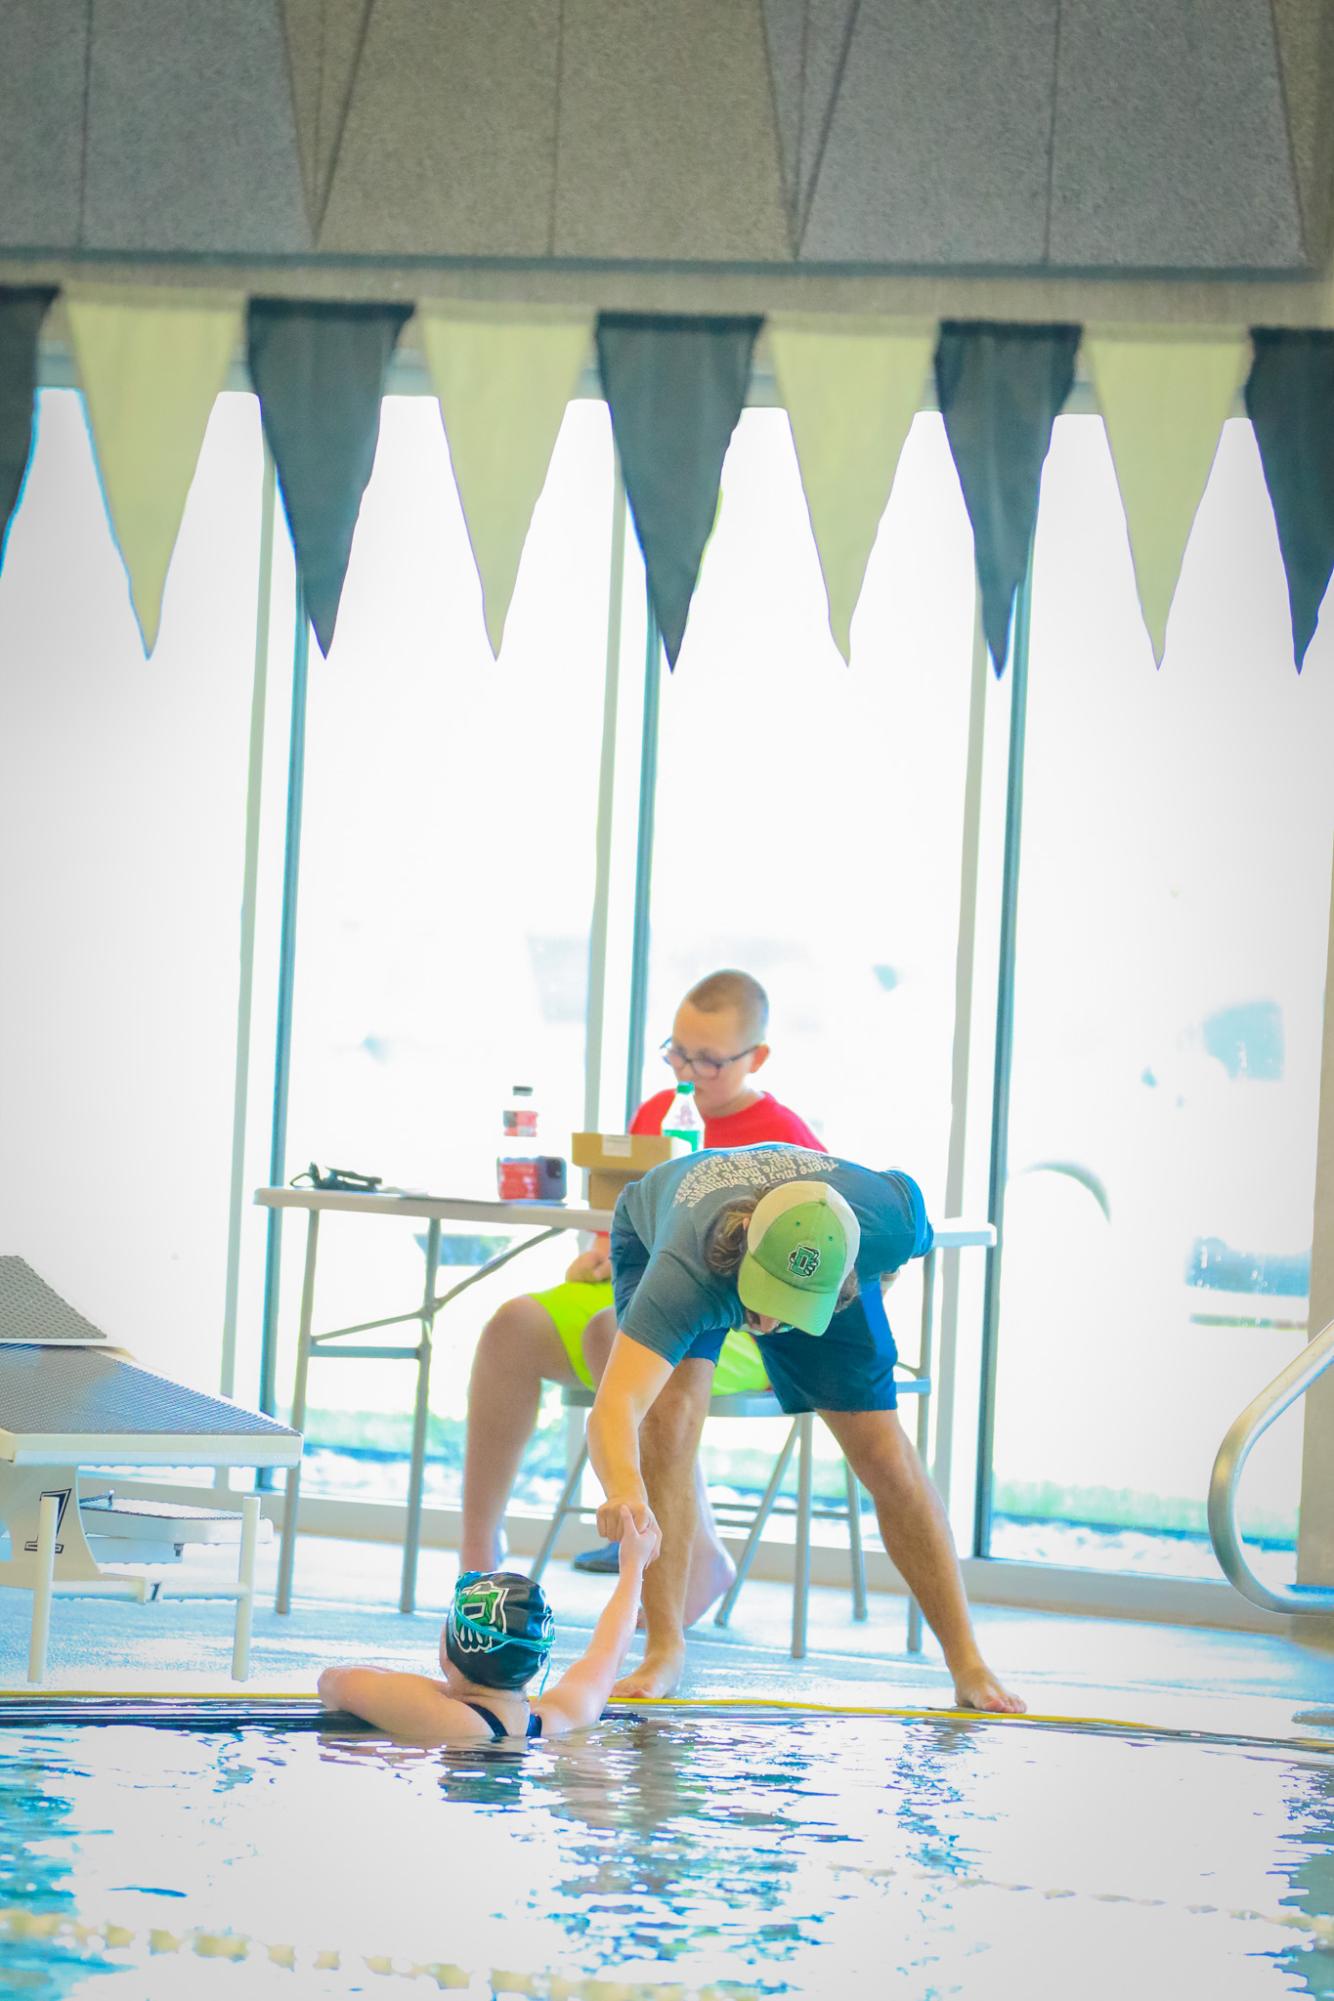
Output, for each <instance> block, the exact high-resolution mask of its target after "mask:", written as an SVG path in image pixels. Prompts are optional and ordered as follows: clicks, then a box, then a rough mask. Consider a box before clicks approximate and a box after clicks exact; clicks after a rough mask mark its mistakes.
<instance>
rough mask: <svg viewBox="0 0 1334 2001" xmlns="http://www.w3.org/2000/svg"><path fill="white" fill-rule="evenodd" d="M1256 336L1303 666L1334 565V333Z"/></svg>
mask: <svg viewBox="0 0 1334 2001" xmlns="http://www.w3.org/2000/svg"><path fill="white" fill-rule="evenodd" d="M1251 340H1252V342H1253V343H1254V347H1255V360H1254V362H1253V363H1252V366H1251V372H1250V377H1249V379H1248V381H1247V383H1246V414H1247V415H1248V416H1249V418H1250V420H1251V423H1252V424H1253V425H1254V426H1255V442H1256V444H1257V445H1258V446H1259V447H1260V463H1261V464H1262V465H1263V467H1264V475H1265V485H1266V486H1267V487H1268V488H1269V498H1270V500H1271V502H1272V503H1273V508H1274V521H1275V524H1276V526H1277V528H1278V546H1279V549H1280V550H1281V552H1282V555H1283V568H1284V570H1285V572H1286V573H1287V579H1288V607H1289V610H1290V612H1291V614H1292V651H1293V658H1294V659H1295V661H1296V663H1297V672H1298V673H1299V674H1300V673H1301V671H1302V662H1303V661H1304V660H1305V658H1306V649H1307V647H1308V646H1309V645H1310V644H1311V641H1312V639H1313V638H1314V636H1315V628H1316V621H1317V620H1318V619H1319V617H1320V605H1321V601H1322V599H1323V598H1324V595H1325V591H1326V588H1327V586H1328V584H1329V577H1330V571H1331V569H1334V333H1331V332H1329V331H1327V330H1325V329H1323V328H1322V329H1319V330H1313V331H1307V330H1304V329H1296V328H1289V327H1255V328H1253V329H1252V332H1251Z"/></svg>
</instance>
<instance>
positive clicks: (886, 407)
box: [768, 317, 935, 660]
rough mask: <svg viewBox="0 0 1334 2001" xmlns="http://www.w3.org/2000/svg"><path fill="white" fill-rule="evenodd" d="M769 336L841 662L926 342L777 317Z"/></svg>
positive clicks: (907, 334)
mask: <svg viewBox="0 0 1334 2001" xmlns="http://www.w3.org/2000/svg"><path fill="white" fill-rule="evenodd" d="M768 331H769V342H770V351H771V353H772V355H773V360H774V372H775V374H776V375H777V378H778V391H779V395H780V396H781V398H782V400H783V403H784V405H785V407H786V409H787V414H788V417H789V420H790V421H791V424H792V436H793V440H794V442H795V444H796V448H797V463H798V464H799V466H800V467H801V483H802V486H803V487H804V489H805V493H806V505H807V507H808V508H809V510H810V516H811V530H812V532H813V534H814V536H815V547H816V550H817V552H818V554H819V558H820V568H821V570H822V571H823V573H824V583H825V591H826V593H827V594H828V598H829V629H830V631H831V632H832V633H833V635H834V641H835V643H836V645H837V647H838V650H839V652H840V653H841V654H842V655H843V658H844V659H845V660H846V659H848V657H849V655H850V652H851V648H852V614H853V612H854V611H855V610H856V607H857V599H858V598H859V597H860V595H861V588H862V583H863V580H864V578H865V576H866V565H867V562H868V561H869V559H870V555H871V549H872V547H873V545H874V543H875V538H876V531H877V529H878V528H879V526H880V517H881V516H882V515H883V513H884V511H885V507H886V504H887V502H888V500H889V494H890V488H891V487H892V486H893V484H894V474H895V472H896V471H897V469H898V463H899V454H900V453H901V452H902V450H903V445H904V440H905V439H906V438H907V435H908V432H909V430H910V428H911V426H912V420H913V418H914V416H915V415H916V413H917V411H918V410H919V409H920V408H921V406H922V390H923V386H924V384H925V381H926V372H927V368H928V366H929V364H930V361H931V354H932V349H933V346H934V342H935V333H934V330H933V329H932V330H928V329H926V328H916V327H905V326H897V327H896V326H893V325H889V324H886V323H885V322H883V321H881V322H873V323H862V324H858V323H856V322H854V323H853V324H851V325H848V324H847V323H846V322H845V323H842V324H840V325H839V326H838V328H837V330H836V331H831V330H830V329H829V328H828V327H827V326H818V325H816V324H815V323H813V322H812V321H810V320H788V319H783V318H781V317H780V318H778V319H774V320H770V322H769V330H768Z"/></svg>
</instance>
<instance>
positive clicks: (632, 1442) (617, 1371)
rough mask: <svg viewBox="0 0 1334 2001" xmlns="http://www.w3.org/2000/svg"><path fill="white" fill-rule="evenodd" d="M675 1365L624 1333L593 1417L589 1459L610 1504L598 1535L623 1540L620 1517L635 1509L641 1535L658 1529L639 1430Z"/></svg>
mask: <svg viewBox="0 0 1334 2001" xmlns="http://www.w3.org/2000/svg"><path fill="white" fill-rule="evenodd" d="M671 1373H672V1364H671V1363H670V1362H668V1361H666V1360H664V1358H663V1357H662V1356H661V1355H659V1354H655V1352H654V1350H653V1349H652V1348H646V1347H645V1346H644V1345H643V1343H642V1342H640V1341H634V1340H631V1338H630V1336H629V1335H628V1334H622V1333H618V1334H617V1336H616V1339H615V1341H614V1342H613V1343H612V1350H611V1354H610V1355H609V1356H608V1357H607V1366H606V1368H605V1369H604V1370H603V1371H602V1380H601V1382H600V1383H599V1384H598V1393H597V1398H596V1400H595V1402H594V1404H593V1408H592V1410H591V1411H590V1412H589V1414H588V1457H589V1460H590V1462H591V1463H592V1467H593V1471H594V1472H595V1473H596V1474H597V1476H598V1479H599V1480H600V1482H601V1483H602V1491H603V1493H604V1494H605V1495H606V1497H607V1498H606V1500H605V1501H604V1502H603V1504H602V1506H601V1507H600V1508H599V1509H598V1534H599V1535H603V1536H606V1537H608V1538H609V1539H610V1540H611V1541H612V1542H616V1541H619V1539H620V1533H621V1530H620V1514H621V1509H622V1508H629V1510H630V1515H631V1519H632V1520H633V1522H634V1524H635V1527H636V1528H637V1529H639V1530H641V1531H642V1530H645V1529H651V1528H655V1527H656V1526H657V1524H656V1522H655V1521H654V1518H653V1510H652V1509H651V1508H650V1507H649V1504H648V1495H647V1493H646V1491H645V1488H644V1478H643V1474H642V1473H641V1472H640V1468H639V1427H640V1425H641V1424H642V1423H643V1422H644V1418H645V1416H646V1414H647V1413H648V1411H649V1410H650V1409H651V1408H652V1406H653V1404H654V1402H655V1401H656V1399H657V1397H658V1393H659V1392H660V1390H661V1389H662V1386H663V1384H664V1383H665V1382H666V1380H667V1378H668V1376H670V1375H671Z"/></svg>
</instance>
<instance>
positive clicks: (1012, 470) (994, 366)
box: [936, 320, 1079, 674]
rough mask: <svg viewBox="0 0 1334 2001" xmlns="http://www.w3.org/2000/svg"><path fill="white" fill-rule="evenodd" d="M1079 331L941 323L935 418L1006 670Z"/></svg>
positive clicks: (995, 649) (992, 642)
mask: <svg viewBox="0 0 1334 2001" xmlns="http://www.w3.org/2000/svg"><path fill="white" fill-rule="evenodd" d="M1078 348H1079V328H1078V327H1074V326H1010V325H1000V324H997V323H995V322H991V321H981V320H979V321H973V322H968V321H958V320H942V322H941V326H940V340H939V342H938V344H937V347H936V389H937V392H938V394H939V397H940V413H941V416H942V417H943V418H944V420H945V432H946V435H947V436H948V438H949V441H950V450H951V452H952V453H953V455H954V464H955V467H956V468H957V470H958V474H959V484H960V486H961V487H962V488H963V498H964V505H965V506H966V507H967V509H968V518H969V520H970V521H971V522H972V524H973V546H974V549H975V552H976V556H977V576H978V583H979V586H980V588H981V592H982V625H983V629H984V631H985V633H986V636H987V646H988V648H989V650H990V653H991V659H992V664H993V665H994V667H995V669H996V672H997V673H998V674H1000V673H1003V672H1004V669H1005V656H1006V654H1007V652H1008V651H1009V643H1010V616H1011V613H1012V611H1013V609H1014V596H1015V592H1016V591H1017V590H1018V588H1019V582H1020V579H1021V578H1022V576H1023V574H1024V570H1025V568H1026V567H1027V564H1028V552H1029V548H1030V545H1031V543H1032V540H1033V527H1034V524H1035V522H1036V520H1037V514H1038V494H1039V491H1040V489H1041V485H1042V465H1043V461H1044V460H1045V458H1046V456H1047V448H1048V446H1049V445H1050V443H1051V427H1052V425H1053V424H1054V423H1055V421H1056V417H1057V413H1058V412H1059V410H1060V408H1061V405H1062V404H1063V403H1064V402H1065V399H1066V397H1067V396H1068V395H1069V394H1070V386H1071V384H1072V383H1073V381H1074V377H1075V354H1076V352H1077V350H1078Z"/></svg>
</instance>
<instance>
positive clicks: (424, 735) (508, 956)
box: [277, 396, 613, 1488]
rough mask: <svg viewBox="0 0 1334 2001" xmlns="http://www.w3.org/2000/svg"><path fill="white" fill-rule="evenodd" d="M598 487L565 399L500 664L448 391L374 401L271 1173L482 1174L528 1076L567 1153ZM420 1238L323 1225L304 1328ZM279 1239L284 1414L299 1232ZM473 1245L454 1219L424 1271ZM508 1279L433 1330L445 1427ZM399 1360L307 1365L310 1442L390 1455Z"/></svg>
mask: <svg viewBox="0 0 1334 2001" xmlns="http://www.w3.org/2000/svg"><path fill="white" fill-rule="evenodd" d="M612 484H613V481H612V449H611V432H610V425H609V422H608V418H607V412H606V409H605V406H604V405H602V404H601V403H595V402H575V403H572V404H571V405H570V407H569V409H568V411H567V413H566V418H565V422H564V426H563V428H562V431H561V434H560V438H559V440H558V442H557V446H556V450H555V454H554V457H553V461H552V466H551V472H550V475H549V478H548V480H547V484H546V488H545V491H544V493H543V496H542V499H541V501H540V502H539V505H538V508H537V511H536V514H535V516H534V520H533V525H532V529H531V532H530V535H529V538H528V544H527V548H526V551H525V554H524V560H523V565H522V569H521V572H520V576H519V581H518V587H517V590H516V593H515V598H514V603H513V608H512V610H511V614H510V619H509V624H508V628H507V633H506V640H505V646H504V650H503V653H502V656H501V658H500V660H499V662H496V661H493V659H492V657H491V653H490V650H489V648H488V645H487V641H486V634H485V630H484V627H483V624H482V616H481V597H480V591H479V587H478V583H477V577H476V572H475V570H474V567H473V563H472V558H471V555H470V552H469V548H468V542H467V534H466V529H465V526H464V522H463V516H462V511H461V508H460V505H459V501H458V495H457V491H456V489H455V486H454V481H453V478H452V475H451V472H450V465H449V456H448V449H447V446H446V443H445V439H444V434H443V431H442V428H441V423H440V413H439V408H438V405H437V404H436V403H435V401H434V399H432V398H430V397H426V396H391V397H388V398H387V399H386V401H385V404H384V410H383V420H382V428H381V434H380V445H379V451H378V454H377V458H376V464H375V472H374V477H373V479H372V481H371V484H370V487H369V488H368V490H367V494H366V498H365V502H364V505H363V508H362V514H361V520H360V524H359V526H358V529H357V537H356V542H355V544H354V548H353V554H352V562H351V567H350V570H349V573H348V579H347V586H346V591H345V595H344V600H343V605H342V609H341V613H340V617H339V625H338V634H337V638H336V640H335V643H334V645H333V648H332V649H331V652H330V656H329V658H328V660H321V659H319V657H318V656H317V655H313V656H312V659H311V662H310V676H309V696H308V704H307V738H306V782H305V801H304V813H303V823H302V847H301V879H300V915H299V921H298V939H297V956H296V987H295V1006H294V1016H293V1034H292V1049H293V1058H292V1087H291V1097H290V1104H289V1112H288V1135H289V1146H288V1158H289V1172H292V1171H295V1170H296V1169H297V1168H300V1167H302V1166H304V1165H305V1163H306V1162H307V1161H309V1160H317V1161H331V1162H333V1163H334V1164H336V1165H339V1166H344V1167H352V1168H356V1169H359V1170H362V1171H369V1172H372V1173H377V1174H380V1175H381V1176H383V1177H384V1179H385V1180H386V1181H387V1182H389V1183H393V1184H397V1185H399V1186H402V1187H416V1188H429V1189H431V1190H433V1191H435V1192H443V1193H449V1192H454V1193H462V1194H471V1193H477V1192H482V1193H485V1192H487V1191H488V1190H493V1189H494V1186H495V1168H494V1162H495V1157H496V1154H497V1152H498V1151H499V1150H501V1114H502V1110H503V1107H504V1104H505V1100H506V1098H507V1096H508V1094H509V1090H510V1087H511V1085H513V1084H515V1083H530V1084H532V1085H533V1086H534V1087H535V1089H536V1090H537V1092H538V1094H539V1103H540V1106H541V1112H542V1122H543V1123H542V1131H543V1132H544V1134H546V1135H548V1136H549V1137H550V1141H551V1150H552V1151H553V1152H555V1153H566V1152H568V1139H569V1134H570V1132H571V1130H572V1128H573V1127H575V1126H577V1125H579V1124H580V1123H581V1122H582V1121H581V1110H582V1101H583V1071H584V1023H585V1013H586V984H587V964H588V934H589V920H590V909H591V901H592V885H593V863H594V829H595V818H596V807H597V772H598V759H599V751H600V742H599V718H600V715H601V695H602V683H603V676H604V672H605V662H606V625H607V604H608V563H609V552H610V546H611V534H610V520H611V498H612ZM424 1239H425V1225H424V1224H422V1225H418V1226H417V1230H416V1231H415V1232H414V1231H413V1230H412V1229H411V1228H410V1227H409V1226H407V1225H398V1224H388V1223H386V1224H384V1225H383V1226H381V1227H380V1228H378V1229H377V1227H376V1226H375V1225H369V1226H368V1225H367V1224H366V1223H365V1221H364V1220H362V1219H357V1220H356V1221H355V1222H353V1223H351V1224H348V1223H344V1224H343V1226H342V1227H341V1228H340V1227H339V1224H338V1219H337V1218H330V1219H329V1220H328V1221H327V1222H326V1225H325V1228H324V1232H323V1236H322V1240H321V1253H320V1295H319V1299H318V1302H317V1313H318V1320H319V1324H320V1325H322V1326H326V1327H327V1326H331V1325H341V1324H347V1323H349V1322H352V1321H354V1320H359V1319H362V1318H371V1317H374V1316H378V1315H381V1314H384V1313H386V1312H389V1311H392V1310H395V1306H397V1308H398V1309H400V1310H406V1309H407V1308H409V1307H410V1306H411V1305H412V1304H413V1303H414V1301H416V1300H418V1299H419V1298H420V1296H421V1290H422V1281H423V1276H424V1265H423V1245H424ZM289 1244H290V1247H289V1250H288V1254H287V1257H286V1261H285V1297H284V1308H283V1315H282V1332H283V1335H284V1340H283V1344H282V1348H281V1352H280V1358H279V1368H278V1376H277V1382H278V1390H279V1397H280V1400H281V1401H283V1402H285V1401H286V1399H287V1397H288V1395H289V1392H290V1386H291V1381H292V1369H293V1366H294V1364H293V1336H294V1331H295V1326H296V1314H297V1283H298V1280H299V1265H300V1260H299V1257H298V1255H297V1240H296V1234H295V1233H294V1232H293V1233H292V1234H291V1236H290V1239H289ZM487 1249H488V1246H487V1244H486V1243H485V1242H483V1241H481V1240H479V1239H478V1238H477V1237H476V1236H475V1235H470V1234H469V1233H467V1232H460V1231H455V1232H452V1233H449V1234H448V1236H447V1240H446V1244H445V1247H444V1251H443V1254H442V1255H443V1256H444V1258H445V1259H446V1260H448V1263H447V1266H446V1269H445V1270H444V1271H443V1272H442V1274H441V1279H442V1285H443V1284H447V1283H448V1281H449V1278H450V1277H451V1275H454V1276H458V1275H461V1271H462V1269H463V1268H466V1267H468V1266H471V1265H475V1264H476V1263H478V1262H480V1260H481V1258H482V1256H483V1255H484V1254H485V1252H486V1250H487ZM569 1255H570V1252H569V1247H568V1246H565V1247H561V1246H560V1245H559V1244H558V1245H556V1246H555V1247H553V1248H552V1249H551V1250H550V1251H549V1253H548V1254H547V1255H546V1257H545V1259H543V1257H542V1255H541V1254H540V1253H539V1254H536V1255H534V1257H532V1258H530V1259H528V1260H526V1261H525V1263H524V1264H523V1265H522V1266H521V1267H519V1269H518V1282H519V1284H520V1285H521V1286H524V1287H532V1286H535V1285H537V1284H540V1283H543V1282H550V1281H551V1280H552V1279H553V1278H554V1277H556V1276H558V1275H559V1272H560V1270H561V1269H563V1266H564V1264H565V1263H566V1262H567V1261H568V1257H569ZM515 1283H516V1281H515V1275H514V1274H506V1275H504V1276H503V1277H501V1278H498V1279H497V1280H496V1281H495V1282H494V1284H493V1288H492V1290H491V1291H490V1292H489V1293H487V1292H485V1291H484V1290H479V1291H478V1293H476V1294H474V1295H471V1296H470V1298H469V1301H468V1305H467V1307H465V1308H464V1309H463V1310H462V1311H460V1310H458V1309H455V1310H452V1311H451V1312H450V1313H449V1314H447V1315H446V1316H445V1317H444V1318H442V1320H441V1322H440V1333H441V1336H442V1339H441V1343H440V1348H439V1351H438V1357H437V1364H436V1368H435V1371H434V1376H433V1394H434V1403H435V1409H436V1411H437V1413H438V1414H439V1416H440V1417H441V1418H443V1419H445V1420H447V1421H449V1422H451V1423H457V1422H458V1421H460V1420H461V1419H462V1416H463V1408H464V1392H465V1386H466V1381H467V1370H468V1365H469V1362H470V1360H471V1350H472V1340H471V1335H472V1334H473V1333H474V1332H475V1331H476V1328H477V1326H478V1325H479V1324H480V1320H481V1318H482V1317H483V1316H484V1314H485V1312H486V1311H487V1310H488V1309H489V1308H490V1307H491V1306H494V1305H495V1304H496V1303H498V1301H499V1299H501V1298H504V1297H505V1296H507V1294H508V1292H510V1291H513V1290H514V1289H515ZM409 1375H410V1372H409V1371H407V1370H405V1369H404V1367H403V1366H402V1365H401V1364H399V1365H396V1364H393V1363H369V1362H358V1363H356V1364H355V1365H353V1366H351V1367H347V1368H334V1367H332V1366H329V1365H326V1366H324V1367H322V1368H317V1369H316V1370H315V1371H314V1372H313V1374H312V1379H311V1403H312V1410H313V1413H314V1415H313V1417H312V1421H311V1425H310V1431H311V1435H312V1437H313V1438H314V1439H315V1440H316V1441H317V1442H318V1441H320V1440H321V1439H325V1440H334V1439H336V1440H340V1441H342V1442H345V1443H357V1442H365V1441H378V1442H380V1443H391V1444H397V1443H402V1442H403V1441H405V1439H406V1435H407V1412H408V1410H409V1409H410V1404H411V1389H410V1383H409V1380H408V1378H409ZM443 1436H444V1434H442V1433H440V1432H439V1431H437V1439H438V1440H441V1439H443ZM450 1456H451V1458H452V1457H453V1456H454V1455H452V1454H451V1455H450ZM316 1470H317V1471H318V1468H317V1469H316ZM394 1477H395V1479H398V1478H399V1474H398V1472H396V1473H395V1475H394ZM451 1477H452V1476H451ZM316 1484H317V1485H318V1480H317V1481H316ZM340 1485H343V1486H344V1488H345V1482H344V1479H343V1476H342V1475H340Z"/></svg>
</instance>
